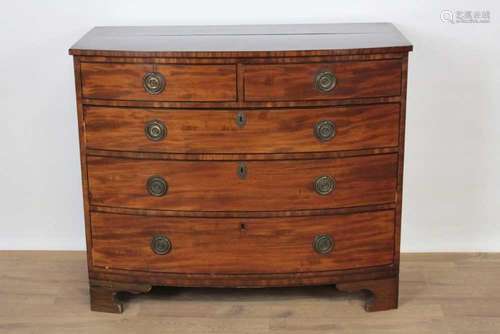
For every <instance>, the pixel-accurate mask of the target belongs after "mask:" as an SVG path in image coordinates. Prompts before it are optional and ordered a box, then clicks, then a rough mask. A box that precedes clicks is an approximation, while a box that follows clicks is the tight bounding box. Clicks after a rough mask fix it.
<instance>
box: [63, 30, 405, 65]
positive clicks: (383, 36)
mask: <svg viewBox="0 0 500 334" xmlns="http://www.w3.org/2000/svg"><path fill="white" fill-rule="evenodd" d="M411 49H412V46H411V44H410V43H409V42H408V40H406V38H405V37H404V36H403V35H402V34H401V33H400V32H399V31H398V30H397V29H396V28H395V27H394V25H392V24H390V23H350V24H307V25H305V24H304V25H258V26H257V25H255V26H252V25H248V26H244V25H243V26H163V27H96V28H94V29H92V30H91V31H90V32H89V33H87V34H86V35H85V36H84V37H83V38H82V39H80V40H79V41H78V42H77V43H76V44H75V45H73V46H72V48H71V49H70V54H73V55H88V56H92V55H94V56H95V55H101V56H113V55H129V56H145V57H157V56H159V57H162V56H165V57H176V56H179V57H181V56H182V57H185V56H194V57H196V56H203V57H225V56H230V57H232V56H239V55H241V56H295V55H300V53H298V52H300V51H302V52H305V53H306V54H307V55H340V54H371V53H384V52H407V51H411ZM240 53H243V54H240Z"/></svg>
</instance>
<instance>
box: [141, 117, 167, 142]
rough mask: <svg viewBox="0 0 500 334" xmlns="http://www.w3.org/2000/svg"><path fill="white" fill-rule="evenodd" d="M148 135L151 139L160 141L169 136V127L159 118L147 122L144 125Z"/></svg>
mask: <svg viewBox="0 0 500 334" xmlns="http://www.w3.org/2000/svg"><path fill="white" fill-rule="evenodd" d="M144 132H145V133H146V137H147V138H148V139H149V140H151V141H159V140H162V139H163V138H165V137H166V136H167V127H166V126H165V124H163V123H162V122H160V121H158V120H153V121H150V122H148V123H146V126H145V127H144Z"/></svg>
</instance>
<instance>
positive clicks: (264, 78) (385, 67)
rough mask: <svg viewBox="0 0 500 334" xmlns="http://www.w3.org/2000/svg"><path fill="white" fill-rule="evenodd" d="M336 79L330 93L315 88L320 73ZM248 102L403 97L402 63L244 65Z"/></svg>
mask: <svg viewBox="0 0 500 334" xmlns="http://www.w3.org/2000/svg"><path fill="white" fill-rule="evenodd" d="M322 71H330V72H332V73H334V75H335V76H336V78H337V84H336V86H335V87H334V88H333V89H332V90H331V91H329V92H321V91H319V90H318V89H317V88H316V87H315V79H316V76H317V74H318V73H320V72H322ZM244 76H245V101H296V100H337V99H348V98H366V97H382V96H397V95H400V93H401V61H400V60H381V61H363V62H338V63H313V64H283V65H281V64H279V65H245V66H244Z"/></svg>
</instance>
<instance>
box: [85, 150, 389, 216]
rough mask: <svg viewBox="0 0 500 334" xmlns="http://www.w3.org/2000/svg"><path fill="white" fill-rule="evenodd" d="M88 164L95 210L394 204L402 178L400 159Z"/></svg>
mask: <svg viewBox="0 0 500 334" xmlns="http://www.w3.org/2000/svg"><path fill="white" fill-rule="evenodd" d="M87 163H88V177H89V186H90V193H91V204H92V205H103V206H114V207H128V208H143V209H159V210H187V211H273V210H301V209H321V208H338V207H352V206H358V205H370V204H383V203H392V202H394V199H395V190H396V175H397V154H383V155H374V156H364V157H351V158H342V159H318V160H291V161H286V160H284V161H246V162H236V161H167V160H163V161H162V160H135V159H122V158H109V157H95V156H90V157H88V159H87ZM323 176H324V177H323ZM159 178H161V179H159Z"/></svg>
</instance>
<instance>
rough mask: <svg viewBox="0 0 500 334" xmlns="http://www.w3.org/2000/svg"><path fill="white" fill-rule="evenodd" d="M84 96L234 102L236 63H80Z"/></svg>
mask: <svg viewBox="0 0 500 334" xmlns="http://www.w3.org/2000/svg"><path fill="white" fill-rule="evenodd" d="M81 77H82V92H83V97H85V98H92V99H109V100H142V101H189V102H196V101H199V102H203V101H235V100H236V66H235V65H152V64H117V63H82V64H81Z"/></svg>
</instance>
